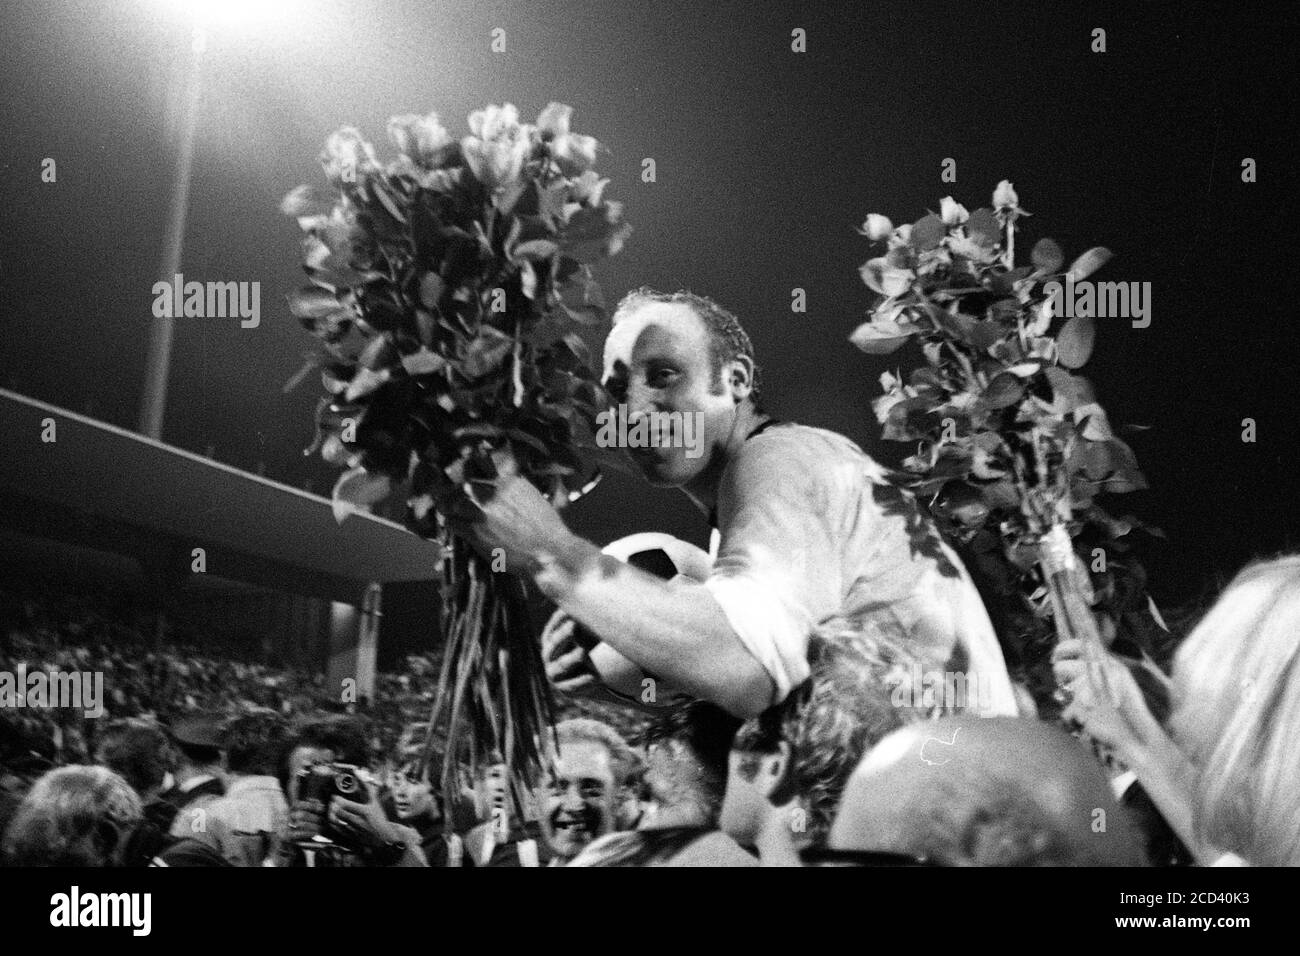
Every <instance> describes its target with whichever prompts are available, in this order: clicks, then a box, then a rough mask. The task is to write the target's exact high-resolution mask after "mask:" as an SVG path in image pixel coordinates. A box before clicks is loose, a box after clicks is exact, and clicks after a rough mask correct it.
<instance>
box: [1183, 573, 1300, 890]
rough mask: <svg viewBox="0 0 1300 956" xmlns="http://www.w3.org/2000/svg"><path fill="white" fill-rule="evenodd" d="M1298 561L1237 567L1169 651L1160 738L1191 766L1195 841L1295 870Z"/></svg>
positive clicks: (1299, 847) (1299, 838) (1299, 812)
mask: <svg viewBox="0 0 1300 956" xmlns="http://www.w3.org/2000/svg"><path fill="white" fill-rule="evenodd" d="M1298 648H1300V555H1293V556H1289V557H1284V558H1277V559H1275V560H1271V561H1261V562H1257V563H1255V564H1251V565H1249V566H1247V567H1246V568H1245V569H1243V570H1242V571H1241V573H1240V574H1238V575H1237V577H1236V578H1234V579H1233V581H1232V583H1231V584H1229V585H1228V587H1227V588H1226V589H1225V590H1224V592H1223V594H1222V595H1221V596H1220V598H1219V600H1218V601H1217V602H1216V603H1215V605H1214V607H1213V608H1211V609H1210V611H1209V613H1208V614H1206V616H1205V617H1204V618H1203V619H1202V620H1201V622H1200V623H1199V624H1198V625H1197V626H1196V628H1195V629H1194V630H1193V631H1192V633H1191V634H1190V635H1188V637H1187V639H1186V641H1184V642H1183V644H1182V645H1181V646H1180V647H1179V649H1178V652H1177V654H1176V656H1175V658H1174V667H1173V714H1172V716H1171V718H1170V731H1171V734H1172V736H1173V738H1174V740H1175V742H1176V743H1177V744H1178V745H1179V747H1180V748H1181V749H1182V750H1183V752H1184V753H1185V754H1186V755H1187V757H1188V758H1189V759H1190V760H1191V762H1192V765H1193V767H1194V772H1195V778H1194V781H1193V808H1194V809H1193V821H1194V826H1195V828H1196V834H1197V839H1198V840H1199V841H1201V842H1202V843H1204V844H1207V845H1208V846H1211V847H1213V848H1215V849H1217V850H1220V851H1231V852H1233V853H1237V854H1239V855H1240V856H1242V857H1244V858H1245V859H1246V860H1248V861H1249V862H1250V863H1252V864H1253V865H1256V866H1297V865H1300V761H1297V760H1296V759H1295V750H1294V747H1295V741H1296V739H1297V738H1300V674H1297V673H1296V670H1297V667H1296V660H1297V657H1298V656H1300V655H1298V654H1297V649H1298Z"/></svg>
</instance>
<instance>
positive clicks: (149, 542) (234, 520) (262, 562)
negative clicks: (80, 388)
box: [0, 389, 439, 602]
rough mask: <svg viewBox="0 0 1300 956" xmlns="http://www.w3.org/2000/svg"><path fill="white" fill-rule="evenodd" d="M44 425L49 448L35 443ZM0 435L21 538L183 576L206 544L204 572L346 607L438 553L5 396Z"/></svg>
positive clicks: (305, 500)
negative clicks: (50, 423)
mask: <svg viewBox="0 0 1300 956" xmlns="http://www.w3.org/2000/svg"><path fill="white" fill-rule="evenodd" d="M47 418H52V419H54V421H55V422H56V440H55V441H53V442H44V441H42V440H41V432H42V422H43V421H44V420H45V419H47ZM0 434H3V435H5V437H6V438H7V439H8V441H7V448H6V449H5V453H4V455H3V457H2V458H0V495H2V496H3V499H4V504H3V506H0V514H3V513H4V512H9V513H10V514H9V515H8V516H7V517H6V520H7V521H9V522H10V523H11V524H14V523H15V522H16V527H17V530H19V531H21V532H24V533H26V534H28V535H31V534H38V535H44V534H47V533H48V535H49V536H50V537H52V538H54V537H57V538H61V539H63V540H70V539H76V538H80V539H82V540H80V541H79V542H78V543H81V544H91V545H99V546H101V547H104V548H105V549H106V550H117V551H119V552H125V553H131V555H132V557H139V555H138V554H135V553H132V552H136V551H141V550H143V551H149V552H151V554H152V558H151V560H152V561H153V562H154V564H155V565H156V564H157V563H158V561H159V560H161V561H162V562H164V563H171V564H179V565H182V567H180V568H172V569H171V570H172V571H173V572H174V573H183V574H188V573H189V570H190V569H189V564H190V560H191V559H190V549H191V548H193V547H204V548H206V549H208V556H207V563H208V568H207V570H208V571H209V572H211V573H213V574H217V575H221V576H225V577H229V578H233V579H236V580H244V581H249V582H250V583H257V584H263V585H268V586H271V587H282V588H285V589H288V590H300V591H305V592H308V593H317V594H320V595H322V596H330V597H333V598H335V599H339V600H351V601H353V602H355V601H357V600H359V599H360V592H359V590H358V588H363V587H364V586H365V584H366V583H368V582H371V581H378V582H392V581H422V580H429V579H432V578H433V577H434V576H435V574H436V567H437V559H438V554H439V548H438V546H437V545H436V544H434V543H432V542H429V541H425V540H423V539H421V538H419V537H417V536H415V535H413V534H411V533H409V532H407V531H406V530H405V529H404V528H403V527H402V526H401V525H399V524H396V523H394V522H392V521H388V520H386V519H383V518H378V517H375V516H372V515H355V514H354V515H351V516H349V517H348V518H347V519H346V520H345V521H344V522H343V523H342V524H341V525H340V524H338V523H337V522H336V521H335V520H334V514H333V509H332V508H331V505H330V501H329V499H327V498H323V497H321V496H320V495H315V494H311V493H309V492H306V491H302V490H300V489H297V488H292V487H289V486H288V485H283V484H280V483H279V482H276V481H271V480H269V479H267V478H263V477H261V476H258V475H253V474H249V473H248V472H245V471H241V470H239V469H238V468H234V467H231V466H230V465H225V464H222V463H221V462H217V461H212V460H211V459H208V458H204V457H203V456H202V455H196V454H194V453H192V452H188V451H185V450H183V449H180V448H174V447H172V446H170V445H165V444H163V443H162V442H159V441H155V440H153V439H151V438H146V437H144V436H142V435H138V434H136V433H134V432H130V431H127V430H126V429H123V428H118V427H116V426H114V425H109V424H107V423H105V422H100V421H96V420H94V419H92V418H88V417H86V416H84V415H78V414H76V413H74V412H70V411H68V410H66V409H63V408H58V407H56V406H53V405H48V404H46V403H44V402H40V401H37V400H35V399H32V398H28V397H26V396H23V395H19V394H17V393H15V392H11V391H7V390H5V389H0ZM20 507H21V508H22V510H23V511H24V512H25V513H26V517H25V519H24V518H22V517H20V516H17V515H15V514H14V513H13V512H14V511H15V509H17V508H20ZM77 529H80V531H78V530H77ZM159 542H165V543H166V545H167V546H166V547H162V548H158V547H156V545H157V544H158V543H159ZM159 554H161V555H163V557H162V558H161V559H160V558H159V557H158V555H159ZM146 563H147V562H146Z"/></svg>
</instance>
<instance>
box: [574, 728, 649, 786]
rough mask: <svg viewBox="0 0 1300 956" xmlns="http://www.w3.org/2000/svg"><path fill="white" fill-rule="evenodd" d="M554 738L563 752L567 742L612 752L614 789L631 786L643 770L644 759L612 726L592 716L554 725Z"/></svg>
mask: <svg viewBox="0 0 1300 956" xmlns="http://www.w3.org/2000/svg"><path fill="white" fill-rule="evenodd" d="M555 739H556V741H557V742H558V744H559V746H560V753H561V754H563V753H564V745H565V743H596V744H600V745H601V746H602V747H604V748H605V750H606V751H607V752H608V753H609V762H610V765H611V766H612V767H613V769H614V784H615V786H619V787H621V786H623V785H624V784H626V783H628V781H630V780H631V779H632V778H633V777H634V776H635V775H636V774H637V772H638V771H639V770H640V767H641V758H640V757H638V756H637V754H636V752H635V751H634V750H633V749H632V748H631V747H629V746H628V744H627V741H625V740H624V739H623V737H622V735H621V734H619V732H618V731H617V730H615V729H614V728H613V727H611V726H610V725H609V724H607V723H605V722H604V721H600V720H593V719H592V718H590V717H573V718H570V719H569V720H562V721H560V722H559V723H558V724H556V725H555Z"/></svg>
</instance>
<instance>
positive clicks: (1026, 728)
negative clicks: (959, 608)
mask: <svg viewBox="0 0 1300 956" xmlns="http://www.w3.org/2000/svg"><path fill="white" fill-rule="evenodd" d="M827 845H828V848H829V853H828V854H823V855H825V856H831V857H834V856H843V857H844V858H845V862H852V860H853V859H854V854H867V853H872V854H900V855H902V856H905V857H911V858H917V859H924V860H928V861H929V862H931V863H935V864H939V865H944V866H1140V865H1143V864H1144V859H1143V854H1142V849H1141V846H1142V837H1141V834H1140V833H1139V831H1138V829H1137V828H1136V826H1135V825H1134V824H1133V822H1132V821H1131V819H1130V818H1129V815H1128V813H1127V811H1125V810H1124V808H1123V807H1121V806H1120V805H1119V804H1118V803H1117V802H1116V801H1115V798H1114V796H1113V794H1112V793H1111V789H1110V782H1109V780H1108V779H1107V777H1106V774H1105V772H1104V771H1103V770H1102V768H1101V766H1100V765H1099V764H1098V763H1097V761H1096V760H1095V759H1094V757H1093V756H1092V754H1091V753H1090V752H1089V751H1088V750H1087V749H1086V748H1085V747H1084V746H1083V745H1082V744H1080V743H1079V742H1078V741H1077V740H1075V739H1074V738H1072V737H1071V736H1070V735H1069V734H1067V733H1065V732H1064V731H1062V730H1060V729H1059V728H1057V727H1054V726H1052V725H1050V724H1047V723H1044V722H1042V721H1038V720H1029V719H1025V718H1017V717H966V716H962V717H945V718H942V719H940V720H936V721H926V722H922V723H914V724H909V725H908V726H906V727H903V728H901V729H899V730H896V731H894V732H893V733H892V734H890V735H889V736H888V737H886V738H885V739H884V740H882V741H881V742H880V743H879V744H877V745H876V746H875V747H874V748H872V750H871V752H870V753H869V754H867V756H866V757H865V758H864V759H863V760H862V763H861V764H860V765H859V766H858V768H857V769H856V770H855V771H854V772H853V775H852V777H851V779H850V781H849V784H848V787H847V789H846V791H845V794H844V799H843V801H842V805H841V807H840V811H839V814H838V815H837V817H836V818H835V823H834V826H833V827H832V828H831V832H830V836H829V838H828V841H827Z"/></svg>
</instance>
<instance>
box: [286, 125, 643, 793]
mask: <svg viewBox="0 0 1300 956" xmlns="http://www.w3.org/2000/svg"><path fill="white" fill-rule="evenodd" d="M571 112H572V111H571V109H570V108H569V107H568V106H564V105H562V104H559V103H551V104H550V105H548V106H547V107H546V109H544V110H543V111H542V113H541V115H540V116H539V117H538V118H537V122H536V123H533V124H525V123H521V122H520V121H519V116H518V112H517V111H516V109H515V108H514V107H513V106H511V105H509V104H507V105H505V106H501V107H498V106H489V107H488V108H487V109H484V110H479V111H477V112H474V113H472V114H471V115H470V117H469V127H470V134H469V135H468V136H465V137H464V138H463V139H460V140H456V139H453V138H452V137H451V135H450V134H449V133H448V132H447V130H445V129H444V128H443V126H442V125H441V124H440V123H439V121H438V117H437V115H436V114H432V113H431V114H429V115H428V116H423V117H421V116H415V115H406V116H397V117H394V118H393V119H392V120H390V122H389V125H388V133H389V136H390V138H391V140H392V142H393V144H394V146H395V147H396V148H397V151H398V156H397V158H396V159H394V160H393V161H391V162H389V163H387V164H381V163H380V162H379V161H378V160H377V158H376V155H375V151H374V149H373V147H372V146H371V144H370V143H368V142H367V141H366V140H365V139H364V138H363V137H362V135H361V133H360V132H358V131H357V130H356V129H353V128H350V127H348V128H344V129H340V130H339V131H337V132H336V133H334V134H333V135H331V136H330V137H329V140H328V142H327V143H326V146H325V150H324V152H323V153H322V155H321V162H322V164H323V166H324V168H325V172H326V174H327V176H328V179H329V186H328V187H315V186H299V187H298V188H297V189H295V190H293V191H292V192H291V193H290V194H289V195H288V196H287V197H286V198H285V200H284V203H283V207H282V208H283V210H284V212H285V213H287V214H289V215H292V216H295V217H297V219H298V223H299V225H300V226H301V227H302V229H303V230H304V232H305V233H306V236H305V238H304V239H303V261H304V268H305V270H306V272H307V275H308V277H309V278H310V280H311V284H310V285H308V286H306V287H304V288H302V289H300V290H299V291H298V292H296V293H294V294H293V296H292V297H291V300H290V307H291V310H292V312H293V314H294V315H295V316H297V317H298V318H299V319H301V321H302V323H303V324H304V325H305V326H306V327H307V328H308V329H309V330H311V331H312V332H313V333H314V334H315V335H316V337H317V338H318V339H319V342H320V346H321V354H320V355H318V356H314V357H311V358H309V361H308V364H307V366H306V367H305V368H304V370H303V372H301V373H299V375H298V376H296V377H295V381H296V380H300V379H301V378H302V377H303V376H304V375H305V374H306V373H308V372H310V371H311V370H313V369H315V368H319V370H320V375H321V380H322V383H323V385H324V389H325V391H326V393H327V395H326V396H325V397H323V398H322V399H321V401H320V402H319V404H318V407H317V414H316V426H317V433H316V439H315V441H314V442H313V444H312V446H311V447H310V448H308V449H307V453H308V454H310V453H312V452H314V451H316V450H317V449H319V450H320V452H321V454H322V455H323V456H324V457H325V458H326V460H328V461H330V462H332V463H334V464H337V465H339V466H341V467H343V468H345V469H346V470H345V471H344V473H343V475H342V476H341V477H340V478H339V480H338V483H337V485H336V486H335V488H334V496H333V497H334V502H335V511H336V515H338V516H339V518H340V520H342V517H343V516H344V515H346V514H347V513H348V512H349V511H351V510H358V509H367V508H369V507H371V506H372V505H374V504H376V503H378V502H380V501H382V500H384V499H386V498H388V497H389V496H391V495H395V494H399V493H400V494H402V495H404V496H405V499H406V504H407V510H406V519H407V525H408V527H410V528H411V530H412V531H414V532H415V533H417V534H420V535H422V536H425V537H430V538H439V539H441V540H443V541H444V543H445V547H444V554H445V559H444V561H443V564H442V575H443V585H444V594H443V596H444V614H443V632H444V634H443V636H444V639H445V642H446V644H445V648H444V664H443V669H442V674H441V679H440V685H439V691H438V695H437V701H436V703H435V705H434V713H433V715H432V719H431V721H430V724H429V748H430V751H431V748H432V747H433V744H434V737H435V734H437V733H439V732H442V733H444V734H445V736H446V738H447V741H446V743H447V747H448V751H447V753H448V754H449V755H457V756H459V755H461V754H462V752H463V753H464V755H465V756H467V757H468V759H469V761H470V762H471V764H472V765H476V764H479V763H480V762H481V761H482V760H484V759H487V758H488V754H489V753H492V752H495V753H497V754H499V755H500V758H499V759H504V760H505V762H506V763H507V765H508V767H509V768H510V770H511V773H512V774H522V776H523V779H524V781H525V782H526V783H528V784H531V783H532V782H533V777H534V774H535V771H536V769H537V767H538V766H539V754H540V751H539V749H538V748H539V746H540V744H541V741H542V739H543V734H544V732H545V730H546V728H547V727H548V726H549V722H550V697H549V692H548V688H547V685H546V682H545V678H544V672H543V668H542V665H541V661H540V656H539V650H538V647H537V645H536V642H535V640H534V632H533V629H532V626H531V621H530V620H529V615H528V605H527V594H526V592H525V590H524V583H523V582H522V581H521V580H519V579H517V578H514V577H512V576H509V575H507V574H504V573H502V572H503V571H504V566H503V563H502V565H498V566H496V567H494V566H493V563H492V561H491V559H490V557H488V556H484V555H480V554H478V553H476V552H475V551H474V550H473V549H472V548H471V547H470V546H469V545H468V543H467V542H465V541H464V540H463V539H461V538H459V537H455V536H453V535H451V534H450V533H449V532H448V529H447V522H446V520H445V519H446V518H447V517H448V515H450V514H453V513H454V512H455V509H456V508H457V507H458V505H464V503H465V500H466V498H465V495H464V494H463V493H462V491H461V489H462V488H464V487H465V486H466V484H467V483H469V482H474V481H490V480H491V479H492V478H494V477H495V476H496V471H495V465H494V461H495V460H499V459H495V458H494V455H497V456H499V455H501V454H503V453H508V454H509V455H511V456H512V457H513V459H514V462H515V464H516V467H517V468H518V471H519V473H520V474H521V475H523V476H524V477H526V478H528V479H529V480H531V481H532V482H533V483H534V484H535V485H536V486H537V487H538V488H539V489H541V490H542V491H543V492H544V493H545V494H546V495H547V496H548V497H549V498H550V500H551V502H552V503H553V504H554V505H555V506H556V507H557V508H558V507H561V506H563V505H564V504H565V503H567V502H568V501H570V500H572V499H573V498H575V497H577V496H578V495H580V494H581V493H582V492H583V491H585V490H586V489H587V488H589V487H590V485H591V484H592V483H593V482H594V481H595V479H596V478H598V477H599V475H598V470H597V469H596V468H595V467H594V465H593V464H592V461H591V457H590V456H589V455H587V454H586V453H585V452H586V449H587V448H589V447H593V443H592V442H591V435H592V434H593V432H594V423H595V416H596V414H598V412H599V410H600V409H601V408H603V407H604V405H605V402H604V394H603V391H602V389H601V388H600V385H599V382H598V378H597V376H596V374H595V373H594V372H593V371H592V369H591V367H590V360H589V356H588V354H587V349H586V347H585V345H584V342H583V339H582V338H581V336H580V335H579V334H578V329H579V327H580V326H582V325H590V324H592V323H595V322H598V321H600V320H601V319H602V318H603V311H602V306H603V302H602V300H601V296H600V291H599V289H598V287H597V286H596V284H595V283H594V281H593V280H592V275H591V264H592V263H593V262H595V261H597V260H599V259H601V258H603V257H605V256H608V255H613V254H614V253H617V252H618V251H619V249H620V248H621V247H622V245H623V243H624V241H625V240H626V238H627V235H628V233H629V232H630V228H631V227H630V226H628V225H627V224H625V223H624V222H622V218H621V217H622V207H621V205H620V204H619V203H617V202H611V201H608V200H606V199H605V198H604V191H605V186H606V184H607V182H608V180H605V179H601V178H599V177H598V176H597V175H596V173H595V171H594V169H593V168H592V167H593V165H594V162H595V159H596V152H597V148H598V146H597V143H596V141H595V140H594V139H592V138H591V137H590V136H582V135H578V134H576V133H573V132H571V131H570V129H569V119H570V114H571ZM455 764H456V760H454V759H448V760H447V762H446V768H447V774H446V776H445V777H444V781H443V787H444V790H445V791H446V792H448V793H451V791H452V790H453V789H454V788H453V787H452V785H451V779H452V778H451V775H452V772H453V770H454V769H455Z"/></svg>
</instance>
